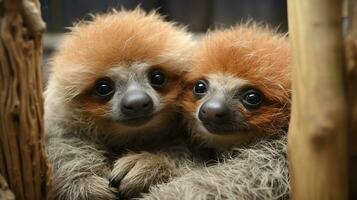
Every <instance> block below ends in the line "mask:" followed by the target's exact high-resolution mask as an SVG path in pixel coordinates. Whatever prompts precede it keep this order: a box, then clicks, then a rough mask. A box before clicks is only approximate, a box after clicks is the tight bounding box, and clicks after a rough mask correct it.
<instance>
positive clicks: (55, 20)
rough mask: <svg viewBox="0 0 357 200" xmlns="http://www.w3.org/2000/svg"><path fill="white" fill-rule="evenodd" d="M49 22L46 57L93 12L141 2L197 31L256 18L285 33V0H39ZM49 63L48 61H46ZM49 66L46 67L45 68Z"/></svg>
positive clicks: (131, 7) (145, 7) (144, 7)
mask: <svg viewBox="0 0 357 200" xmlns="http://www.w3.org/2000/svg"><path fill="white" fill-rule="evenodd" d="M40 2H41V10H42V15H43V18H44V20H45V22H46V24H47V33H46V34H45V37H44V45H45V50H44V59H45V63H46V59H47V58H48V57H49V56H50V54H51V53H52V52H53V50H54V49H55V47H56V45H57V44H58V42H60V40H61V37H62V36H63V33H64V32H66V31H67V29H66V27H70V26H71V25H72V23H73V22H76V21H79V20H82V19H89V14H90V13H103V12H107V11H108V10H110V9H112V8H117V9H120V8H121V7H123V8H126V9H133V8H135V7H137V6H138V5H141V7H142V8H143V9H145V10H147V11H150V10H153V9H155V10H157V11H158V12H159V13H161V14H163V15H165V16H166V19H167V20H173V21H176V22H179V23H180V24H183V25H187V27H188V29H189V30H190V31H192V32H195V33H204V32H206V31H207V30H208V29H213V28H215V27H222V26H223V27H225V26H230V25H234V24H237V23H241V22H245V21H248V20H250V19H251V20H254V21H257V22H262V23H264V24H269V25H270V26H272V27H278V30H279V31H281V32H286V31H287V29H288V27H287V7H286V6H287V5H286V0H40ZM45 66H46V64H45ZM45 69H46V67H45Z"/></svg>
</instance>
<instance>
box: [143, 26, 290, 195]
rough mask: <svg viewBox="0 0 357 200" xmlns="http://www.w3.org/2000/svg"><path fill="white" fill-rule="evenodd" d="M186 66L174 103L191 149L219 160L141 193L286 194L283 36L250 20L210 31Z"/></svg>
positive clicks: (287, 70)
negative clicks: (180, 91) (182, 87)
mask: <svg viewBox="0 0 357 200" xmlns="http://www.w3.org/2000/svg"><path fill="white" fill-rule="evenodd" d="M193 64H194V67H193V68H192V70H190V71H189V72H188V74H187V75H186V79H187V86H186V90H185V92H184V94H183V102H182V104H183V110H184V112H185V118H186V119H187V123H188V127H189V129H190V131H189V132H190V138H191V139H192V141H193V142H194V143H196V144H198V145H194V146H198V147H199V150H198V152H200V151H201V152H202V151H203V152H205V151H206V150H207V149H211V150H212V149H213V150H214V151H213V152H216V153H218V158H219V159H218V160H219V161H218V162H219V163H217V165H212V166H208V167H204V168H199V167H197V168H196V169H190V170H188V172H187V173H186V174H185V175H183V176H182V177H180V178H177V179H174V180H173V181H172V182H170V183H168V184H167V185H165V184H162V185H159V186H157V187H153V188H152V189H151V191H150V193H149V194H147V195H146V196H145V199H162V198H166V199H185V200H186V199H195V200H196V199H198V200H200V199H202V200H203V199H280V198H287V197H288V195H289V188H290V187H289V175H288V166H287V159H286V137H285V135H286V132H287V129H288V123H289V115H290V114H289V112H290V87H291V77H290V67H289V65H290V53H289V45H288V42H287V41H286V40H285V38H284V36H282V35H279V34H277V33H276V32H274V31H272V30H270V29H268V28H262V27H258V26H257V25H254V24H253V25H242V26H237V27H234V28H231V29H227V30H218V31H214V32H211V33H208V34H207V36H205V37H204V38H203V39H202V41H201V42H200V43H199V44H198V47H197V49H196V51H195V56H194V62H193ZM200 147H201V148H200ZM205 149H206V150H205ZM210 152H212V151H210ZM215 155H216V154H215ZM213 159H214V158H213Z"/></svg>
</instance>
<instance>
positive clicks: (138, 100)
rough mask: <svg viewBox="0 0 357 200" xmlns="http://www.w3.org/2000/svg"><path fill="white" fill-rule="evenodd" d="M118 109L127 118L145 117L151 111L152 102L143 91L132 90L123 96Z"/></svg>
mask: <svg viewBox="0 0 357 200" xmlns="http://www.w3.org/2000/svg"><path fill="white" fill-rule="evenodd" d="M120 109H121V111H122V113H123V114H124V115H127V116H129V117H133V116H134V117H135V116H141V115H147V114H150V113H151V112H152V111H153V101H152V99H151V97H150V96H149V95H148V94H147V93H146V92H145V91H143V90H132V91H128V92H126V93H125V94H124V97H123V99H122V101H121V104H120Z"/></svg>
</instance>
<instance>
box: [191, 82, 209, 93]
mask: <svg viewBox="0 0 357 200" xmlns="http://www.w3.org/2000/svg"><path fill="white" fill-rule="evenodd" d="M207 89H208V85H207V82H206V81H204V80H199V81H197V82H196V85H195V87H194V88H193V92H194V93H195V94H196V95H203V94H205V93H206V92H207Z"/></svg>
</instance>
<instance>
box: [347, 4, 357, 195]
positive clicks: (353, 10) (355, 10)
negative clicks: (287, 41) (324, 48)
mask: <svg viewBox="0 0 357 200" xmlns="http://www.w3.org/2000/svg"><path fill="white" fill-rule="evenodd" d="M345 48H346V49H345V52H346V64H347V68H346V75H347V76H346V79H347V95H348V103H347V105H348V108H349V109H348V111H349V113H348V114H349V135H348V141H349V144H348V146H349V149H348V150H349V179H350V180H349V194H350V198H351V199H357V170H356V169H357V2H356V1H351V0H350V1H349V3H348V31H347V37H346V40H345Z"/></svg>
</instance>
